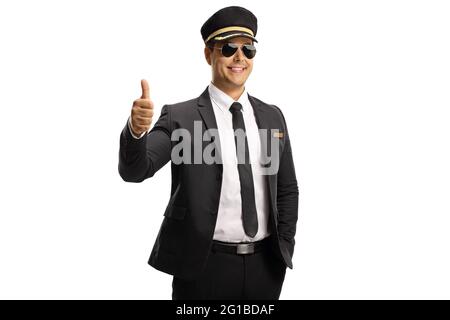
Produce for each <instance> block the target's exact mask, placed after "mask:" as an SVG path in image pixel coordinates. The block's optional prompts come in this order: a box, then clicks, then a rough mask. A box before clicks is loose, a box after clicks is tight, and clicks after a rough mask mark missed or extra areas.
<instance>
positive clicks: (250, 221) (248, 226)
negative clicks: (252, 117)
mask: <svg viewBox="0 0 450 320" xmlns="http://www.w3.org/2000/svg"><path fill="white" fill-rule="evenodd" d="M241 110H242V105H241V104H240V103H239V102H234V103H233V104H232V105H231V107H230V112H231V113H232V114H233V130H234V131H236V130H237V129H242V130H243V131H244V133H245V124H244V117H243V115H242V112H241ZM241 140H242V139H241ZM238 141H239V140H238V139H237V137H236V135H235V136H234V142H235V145H236V152H237V159H238V171H239V180H240V183H241V199H242V221H243V224H244V231H245V233H246V234H247V235H248V236H250V237H252V238H253V237H254V236H255V235H256V233H257V232H258V216H257V214H256V205H255V188H254V186H253V175H252V167H251V165H250V157H249V152H248V142H247V136H246V135H245V154H240V153H242V152H238V150H242V146H240V147H239V148H238Z"/></svg>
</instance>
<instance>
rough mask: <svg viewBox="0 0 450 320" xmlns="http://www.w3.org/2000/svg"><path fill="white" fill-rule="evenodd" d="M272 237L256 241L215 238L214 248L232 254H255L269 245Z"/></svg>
mask: <svg viewBox="0 0 450 320" xmlns="http://www.w3.org/2000/svg"><path fill="white" fill-rule="evenodd" d="M269 238H270V237H267V238H264V239H262V240H259V241H255V242H244V243H232V242H222V241H217V240H213V244H212V250H213V251H217V252H224V253H231V254H238V255H244V254H253V253H256V252H259V251H261V250H263V249H265V248H268V247H269V242H270V240H269Z"/></svg>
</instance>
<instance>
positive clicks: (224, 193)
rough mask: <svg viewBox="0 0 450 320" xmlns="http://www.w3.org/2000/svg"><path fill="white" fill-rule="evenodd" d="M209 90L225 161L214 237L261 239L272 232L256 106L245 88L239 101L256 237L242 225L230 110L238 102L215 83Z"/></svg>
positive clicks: (245, 239) (226, 239)
mask: <svg viewBox="0 0 450 320" xmlns="http://www.w3.org/2000/svg"><path fill="white" fill-rule="evenodd" d="M208 90H209V96H210V98H211V103H212V106H213V110H214V115H215V117H216V122H217V129H218V131H219V138H220V147H221V154H222V163H223V175H222V190H221V193H220V202H219V211H218V213H217V223H216V228H215V230H214V237H213V238H214V240H219V241H223V242H250V241H258V240H261V239H263V238H265V237H267V236H268V235H269V230H268V224H267V222H268V217H269V213H268V212H269V203H268V201H269V196H268V191H267V186H266V184H265V182H264V181H265V180H264V179H265V176H264V175H262V172H263V170H262V166H261V164H260V163H262V160H261V144H260V138H259V132H258V125H257V124H256V119H255V116H254V114H253V107H252V105H251V104H250V101H249V100H248V94H247V90H246V89H244V92H243V93H242V94H241V96H240V97H239V99H238V101H237V102H239V103H240V104H241V105H242V112H243V117H244V124H245V132H246V135H247V140H248V151H249V154H250V163H251V167H252V174H253V185H254V189H255V202H256V212H257V215H258V233H257V234H256V236H255V237H254V238H251V237H249V236H247V235H246V234H245V231H244V226H243V224H242V208H241V203H242V201H241V184H240V181H239V171H238V167H237V156H236V144H235V142H234V131H233V115H232V114H231V112H230V110H229V109H230V107H231V105H232V104H233V102H235V101H234V100H233V98H231V97H230V96H228V95H227V94H226V93H224V92H223V91H221V90H220V89H219V88H217V87H216V86H215V85H214V84H212V83H210V85H209V88H208Z"/></svg>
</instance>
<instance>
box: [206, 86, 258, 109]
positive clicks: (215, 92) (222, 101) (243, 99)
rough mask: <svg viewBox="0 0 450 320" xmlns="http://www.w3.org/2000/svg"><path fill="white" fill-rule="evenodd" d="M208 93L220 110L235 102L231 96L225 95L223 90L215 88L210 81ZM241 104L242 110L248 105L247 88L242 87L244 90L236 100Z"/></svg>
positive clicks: (228, 107)
mask: <svg viewBox="0 0 450 320" xmlns="http://www.w3.org/2000/svg"><path fill="white" fill-rule="evenodd" d="M208 90H209V95H210V96H211V98H212V99H213V100H214V101H215V102H216V103H217V105H218V106H219V108H220V109H222V111H228V110H229V109H230V107H231V105H232V104H233V102H235V101H234V100H233V98H231V97H230V96H229V95H227V94H226V93H225V92H223V91H222V90H220V89H219V88H217V87H216V86H215V85H214V84H213V83H212V82H211V83H210V84H209V88H208ZM237 102H239V103H240V104H241V105H242V112H245V111H246V108H247V106H248V103H250V102H249V100H248V93H247V89H246V88H245V87H244V92H242V94H241V96H240V97H239V99H238V100H237Z"/></svg>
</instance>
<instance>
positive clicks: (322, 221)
mask: <svg viewBox="0 0 450 320" xmlns="http://www.w3.org/2000/svg"><path fill="white" fill-rule="evenodd" d="M227 5H242V6H245V7H247V8H248V9H250V10H251V11H253V12H254V13H255V15H256V16H257V17H258V22H259V28H258V34H257V38H258V39H259V46H258V50H259V51H258V54H257V56H256V58H255V65H254V71H253V74H252V75H251V76H250V79H249V81H248V82H247V88H248V90H249V92H250V94H252V95H254V96H256V97H258V98H260V99H262V100H263V101H266V102H268V103H273V104H276V105H278V106H279V107H280V108H281V109H282V110H283V112H284V115H285V117H286V119H287V124H288V127H289V131H290V137H291V141H292V149H293V155H294V159H295V166H296V171H297V179H298V181H299V187H300V208H299V224H298V233H297V237H296V240H297V246H296V250H295V256H294V270H288V271H287V275H286V281H285V285H284V289H283V292H282V295H281V298H282V299H419V298H425V299H431V298H438V299H441V298H447V299H448V298H450V273H449V272H448V270H450V256H449V245H450V233H449V227H450V197H449V196H450V165H449V163H450V150H449V137H450V126H449V122H450V110H449V108H450V94H449V88H450V60H449V57H450V41H449V33H450V19H449V16H450V5H449V3H448V2H447V1H285V2H283V1H277V2H276V3H274V2H272V1H271V2H267V3H262V2H261V1H245V2H244V1H233V2H230V1H195V2H187V1H149V0H147V1H131V0H130V1H110V0H109V1H79V0H78V1H48V0H43V1H20V0H19V1H2V2H1V4H0V30H1V31H0V38H1V50H0V119H1V125H0V139H1V157H0V184H1V196H0V197H1V198H0V298H3V299H5V298H7V299H15V298H25V299H35V298H38V299H51V298H52V299H170V297H171V279H172V278H171V276H169V275H166V274H164V273H161V272H159V271H156V270H154V269H152V268H151V267H150V266H148V265H147V259H148V257H149V255H150V251H151V248H152V247H153V243H154V240H155V238H156V235H157V232H158V230H159V225H160V223H161V221H162V218H163V216H162V214H163V212H164V209H165V206H166V204H167V201H168V200H169V194H170V166H169V165H166V166H165V167H164V168H163V169H162V170H161V171H159V172H158V173H157V174H156V175H155V176H154V177H153V178H152V179H150V180H146V181H145V182H143V183H140V184H133V183H125V182H124V181H122V180H121V178H120V176H119V174H118V171H117V165H118V150H119V135H120V132H121V130H122V128H123V126H124V125H125V123H126V119H127V117H128V115H129V112H130V109H131V104H132V101H133V100H134V99H136V98H138V97H139V96H140V79H141V78H146V79H148V81H149V83H150V90H151V97H152V100H153V101H154V102H155V106H156V110H155V111H156V116H159V114H160V110H161V107H162V105H164V104H166V103H175V102H179V101H183V100H187V99H191V98H194V97H197V96H198V95H200V93H201V92H202V91H203V90H204V89H205V88H206V86H207V85H208V82H209V80H210V67H209V66H208V65H207V63H206V61H205V60H204V57H203V46H202V40H201V36H200V27H201V25H202V24H203V22H204V21H205V20H206V19H207V18H208V17H209V16H210V15H211V14H212V13H214V12H215V11H216V10H218V9H220V8H222V7H224V6H227Z"/></svg>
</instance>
